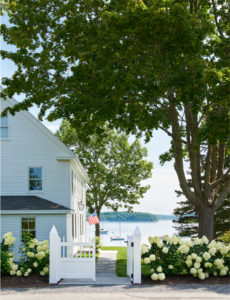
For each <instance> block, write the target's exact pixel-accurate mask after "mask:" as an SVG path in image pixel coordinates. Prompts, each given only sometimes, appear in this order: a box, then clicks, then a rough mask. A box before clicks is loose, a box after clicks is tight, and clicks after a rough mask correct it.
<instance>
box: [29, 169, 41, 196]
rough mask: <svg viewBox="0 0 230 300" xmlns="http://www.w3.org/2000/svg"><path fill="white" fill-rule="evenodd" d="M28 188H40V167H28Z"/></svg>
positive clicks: (37, 189)
mask: <svg viewBox="0 0 230 300" xmlns="http://www.w3.org/2000/svg"><path fill="white" fill-rule="evenodd" d="M29 189H30V191H41V190H42V168H30V169H29Z"/></svg>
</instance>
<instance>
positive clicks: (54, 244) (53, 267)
mask: <svg viewBox="0 0 230 300" xmlns="http://www.w3.org/2000/svg"><path fill="white" fill-rule="evenodd" d="M60 255H61V251H60V237H59V236H58V232H57V229H56V227H55V226H54V225H53V227H52V229H51V231H50V265H49V268H50V269H49V283H57V282H58V281H59V279H60V278H59V274H58V270H59V263H60Z"/></svg>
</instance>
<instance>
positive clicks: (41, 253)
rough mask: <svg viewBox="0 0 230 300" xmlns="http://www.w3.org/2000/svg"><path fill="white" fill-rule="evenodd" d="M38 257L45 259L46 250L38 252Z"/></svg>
mask: <svg viewBox="0 0 230 300" xmlns="http://www.w3.org/2000/svg"><path fill="white" fill-rule="evenodd" d="M36 257H37V259H39V260H40V259H43V258H44V257H45V252H44V251H40V252H38V253H37V254H36Z"/></svg>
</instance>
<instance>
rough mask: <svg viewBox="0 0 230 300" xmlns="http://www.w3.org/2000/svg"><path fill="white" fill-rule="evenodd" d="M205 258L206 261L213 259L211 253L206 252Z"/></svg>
mask: <svg viewBox="0 0 230 300" xmlns="http://www.w3.org/2000/svg"><path fill="white" fill-rule="evenodd" d="M203 258H204V260H209V259H210V258H211V255H210V253H209V252H204V254H203Z"/></svg>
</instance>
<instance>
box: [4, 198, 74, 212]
mask: <svg viewBox="0 0 230 300" xmlns="http://www.w3.org/2000/svg"><path fill="white" fill-rule="evenodd" d="M66 209H67V210H69V208H67V207H65V206H63V205H60V204H58V203H54V202H51V201H49V200H46V199H43V198H40V197H38V196H32V195H31V196H1V210H66Z"/></svg>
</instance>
